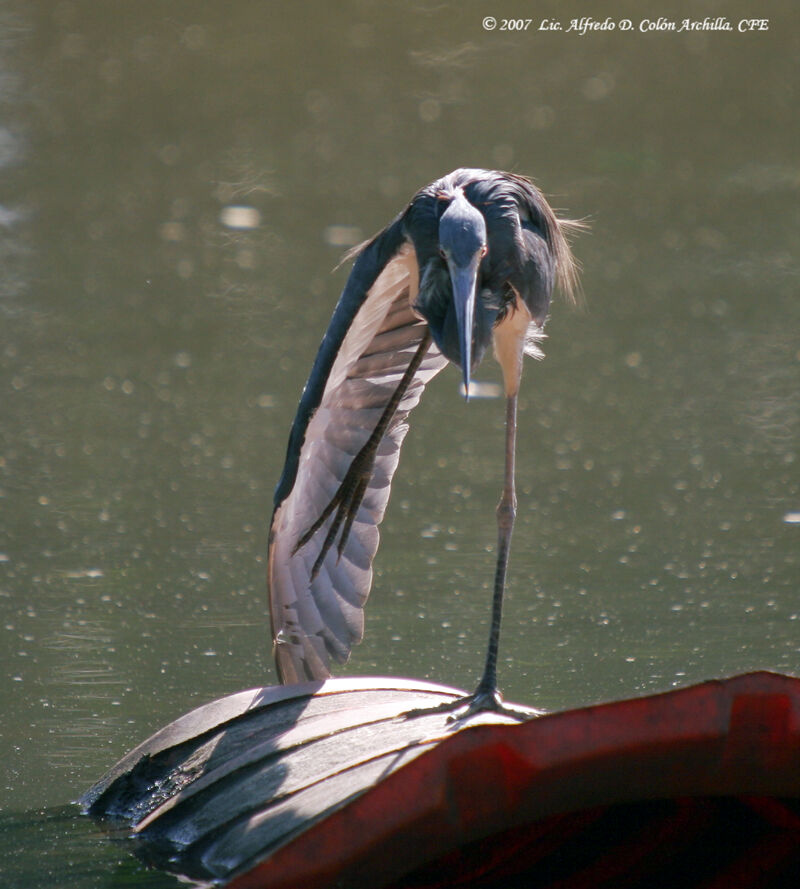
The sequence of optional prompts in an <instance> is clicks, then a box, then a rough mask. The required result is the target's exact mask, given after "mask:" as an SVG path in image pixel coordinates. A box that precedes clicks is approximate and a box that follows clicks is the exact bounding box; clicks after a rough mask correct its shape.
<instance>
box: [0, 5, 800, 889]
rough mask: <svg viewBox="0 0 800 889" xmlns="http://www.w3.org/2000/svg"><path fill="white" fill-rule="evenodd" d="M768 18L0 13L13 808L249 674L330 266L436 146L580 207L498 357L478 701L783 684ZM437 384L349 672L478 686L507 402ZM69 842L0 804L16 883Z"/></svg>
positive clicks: (64, 828)
mask: <svg viewBox="0 0 800 889" xmlns="http://www.w3.org/2000/svg"><path fill="white" fill-rule="evenodd" d="M620 5H621V8H620V9H619V10H618V11H614V14H615V15H619V16H622V15H625V14H632V13H631V12H630V9H632V8H633V7H632V5H631V4H627V3H621V4H620ZM768 5H769V9H768V10H767V11H766V12H765V15H769V17H770V20H771V22H772V23H773V25H771V27H770V30H769V31H768V32H766V33H763V34H757V35H755V34H753V35H741V36H740V35H724V34H695V35H683V36H681V35H649V36H640V35H629V36H630V38H631V39H625V38H624V35H621V34H619V33H612V34H608V33H605V34H594V35H586V36H585V37H583V38H579V37H576V36H574V35H573V36H569V35H566V34H561V35H559V34H538V33H536V34H533V33H526V34H505V35H502V34H499V33H495V34H489V33H487V32H484V31H483V29H482V28H481V27H480V16H479V17H478V18H477V19H476V20H475V21H473V20H472V18H473V17H471V15H470V14H469V12H468V11H465V10H464V9H463V8H462V6H461V5H459V6H457V5H455V4H448V3H444V4H436V5H433V6H430V5H424V4H423V5H420V6H418V7H416V8H414V9H413V10H411V12H409V10H408V8H407V7H402V8H401V7H400V6H397V7H395V6H392V5H384V6H382V7H381V8H380V9H379V10H378V9H377V8H373V7H372V6H369V5H368V4H364V3H362V2H360V0H353V2H352V3H347V4H345V5H344V7H342V6H341V5H339V6H337V7H333V6H326V5H325V4H321V3H320V4H312V5H311V6H312V8H313V10H314V14H313V15H311V14H310V12H309V10H308V9H305V8H304V9H303V10H299V11H298V12H294V11H292V10H291V9H288V8H287V9H286V10H284V11H283V12H282V16H281V25H280V28H276V26H275V22H274V21H273V16H272V14H271V11H270V7H269V4H254V3H251V2H248V0H235V2H231V3H228V4H225V7H224V9H223V7H221V6H220V7H215V6H213V5H211V6H208V7H207V8H206V7H203V8H201V7H200V6H198V5H197V4H188V3H182V2H178V3H174V4H171V5H170V11H169V15H166V14H165V11H164V8H163V4H160V3H155V2H150V0H146V2H143V3H139V4H135V5H129V6H128V7H127V8H125V9H120V8H119V7H118V6H116V5H114V6H112V5H109V4H97V3H90V2H88V0H65V2H59V3H46V2H39V3H33V4H22V3H18V2H6V3H5V4H2V6H0V25H2V27H0V90H2V93H1V94H0V106H1V107H2V115H0V180H1V181H2V183H3V194H2V197H0V387H2V396H0V411H1V412H2V413H1V414H0V489H2V501H3V507H2V509H1V510H0V618H2V620H0V632H2V634H3V639H4V644H3V646H2V647H1V648H0V661H2V666H3V676H4V677H5V682H4V683H3V689H4V692H3V695H4V698H3V710H4V712H5V713H7V714H13V718H12V719H10V720H6V724H4V725H3V726H2V728H1V729H0V731H2V735H3V740H4V742H5V745H6V747H5V749H6V750H7V751H8V753H7V756H6V757H5V761H4V763H3V769H4V771H3V787H4V792H5V800H6V804H7V805H9V806H11V807H12V808H13V810H14V811H17V812H22V811H34V810H36V808H37V807H41V806H60V805H63V804H65V803H66V802H67V801H68V800H70V799H72V798H74V797H76V796H77V795H78V793H79V792H80V791H81V790H82V789H84V788H85V787H86V786H87V785H88V784H90V783H91V782H92V780H94V779H95V778H96V777H97V776H98V775H99V774H101V773H102V772H103V771H104V770H105V768H106V767H107V766H108V765H109V764H110V763H111V762H113V761H115V760H116V759H117V758H118V757H119V755H121V754H122V752H123V751H124V750H126V749H128V748H129V747H131V746H132V745H133V744H135V743H136V742H138V741H139V740H141V738H143V737H145V736H146V735H148V734H150V733H151V731H152V730H153V729H155V728H156V727H157V726H159V725H161V724H163V723H165V722H166V721H168V720H169V719H172V718H174V717H175V716H177V715H178V714H180V713H182V712H185V711H186V710H188V709H189V708H190V707H191V706H192V705H193V704H195V703H200V702H202V701H206V700H209V699H211V698H214V697H216V696H219V695H222V694H224V693H228V692H231V691H234V690H237V689H240V688H244V687H250V686H252V685H256V684H260V683H262V682H269V681H272V679H273V677H274V673H273V670H272V665H271V656H270V651H269V644H268V640H267V625H268V618H267V614H266V602H265V594H264V558H263V554H264V551H265V545H266V541H265V533H266V532H265V528H266V523H267V520H268V515H269V507H270V502H271V494H272V488H273V486H274V483H275V481H276V479H277V477H278V474H279V471H280V467H281V464H282V459H283V453H284V450H285V443H286V435H287V432H288V428H289V424H290V422H291V419H292V416H293V413H294V409H295V406H296V403H297V399H298V397H299V394H300V389H301V386H302V383H303V381H304V380H305V378H306V375H307V372H308V369H309V367H310V364H311V361H312V359H313V355H314V353H315V350H316V347H317V345H318V343H319V340H320V338H321V336H322V333H323V331H324V329H325V326H326V324H327V320H328V318H329V316H330V311H331V309H332V306H333V303H334V301H335V299H336V295H337V293H338V290H339V289H340V287H341V285H342V282H343V280H344V277H345V276H346V273H347V269H346V268H342V269H339V270H338V271H335V272H332V271H331V270H332V269H333V268H334V267H335V266H336V264H337V262H338V261H339V258H340V256H341V254H342V252H343V251H344V250H346V249H347V247H348V246H350V245H352V244H353V243H355V242H357V241H358V240H359V239H360V238H362V237H366V236H368V235H369V234H370V233H371V232H373V231H375V230H377V229H378V228H379V227H381V226H382V225H384V224H385V223H386V222H387V221H388V220H389V219H390V218H391V217H392V216H393V215H394V214H395V213H396V212H397V211H398V210H399V209H400V208H401V207H402V205H403V203H404V201H405V200H407V198H408V197H409V196H410V195H411V194H413V193H414V191H415V190H416V189H417V188H419V187H420V186H421V185H422V184H423V183H426V182H428V181H430V180H432V179H433V178H435V177H437V176H440V175H442V174H443V173H445V172H446V171H448V170H450V169H452V168H454V167H456V166H458V165H462V164H470V165H477V166H499V167H509V168H511V169H514V170H517V171H519V172H524V173H530V174H532V175H534V177H535V178H536V179H537V180H538V182H539V184H540V185H541V186H542V187H543V188H544V190H545V191H546V192H547V193H548V194H549V195H550V196H551V197H552V198H553V202H554V204H555V206H558V207H560V208H563V209H565V211H566V212H567V213H569V214H571V215H573V216H586V217H588V218H589V220H590V222H591V231H590V232H589V233H588V234H586V235H584V236H582V237H581V238H580V239H579V241H578V243H577V244H576V245H575V249H576V252H577V254H578V256H579V257H580V259H581V260H582V263H583V266H584V276H583V284H584V290H585V292H586V302H587V308H586V310H585V311H578V312H574V311H571V310H570V309H569V308H568V307H566V306H564V305H563V304H561V303H559V304H557V305H556V306H554V309H553V318H552V320H551V322H550V323H549V325H548V335H549V338H548V340H547V341H546V343H545V351H546V352H547V358H546V360H545V361H543V362H540V363H536V364H535V365H534V364H533V363H530V364H529V366H528V367H527V369H526V375H525V380H524V384H523V387H524V388H523V399H522V401H523V403H522V405H521V412H520V423H521V431H520V454H519V459H518V474H519V479H518V487H519V501H520V503H519V515H518V520H517V521H518V523H517V528H516V531H515V540H514V546H513V551H512V559H511V569H510V578H509V580H510V601H509V604H508V611H507V622H506V626H505V632H504V638H503V647H502V657H503V663H502V664H501V683H502V685H503V688H504V690H505V692H506V694H507V695H508V696H509V697H510V698H512V699H514V698H516V699H518V700H520V701H523V702H526V703H535V704H537V705H540V706H548V707H556V708H557V707H565V706H570V705H575V704H579V703H582V702H586V701H591V700H597V699H600V698H607V697H616V696H622V695H630V694H637V693H644V692H647V691H652V690H656V689H663V688H668V687H670V686H672V685H675V684H685V683H689V682H692V681H695V680H698V679H700V678H703V677H706V676H712V675H719V674H726V673H732V672H738V671H743V670H747V669H751V668H755V667H768V668H772V669H778V670H785V671H789V672H797V670H798V669H800V636H799V635H798V628H799V627H800V606H798V600H797V585H798V580H799V579H800V570H798V563H797V553H798V523H797V521H796V520H795V519H793V518H792V517H793V516H796V515H797V513H798V511H799V510H800V489H799V487H798V485H799V483H798V473H797V461H798V450H797V441H798V437H797V435H798V416H799V414H800V343H799V342H798V338H797V330H798V329H799V326H800V325H799V322H800V318H799V317H798V315H799V313H800V309H798V305H799V304H798V300H797V289H798V279H799V277H800V275H799V274H798V264H797V251H796V243H795V242H796V231H797V216H796V207H797V197H798V189H800V166H798V161H797V152H796V148H795V146H796V145H797V144H798V121H797V115H796V111H795V109H796V86H795V85H796V84H797V82H798V77H797V74H798V72H797V59H798V54H797V52H796V46H795V44H794V43H793V41H795V40H796V36H795V35H796V33H797V27H796V26H797V24H798V22H797V14H796V12H795V10H794V7H793V6H792V5H791V4H789V3H781V2H774V3H771V4H768ZM629 7H630V9H629ZM298 9H299V8H298ZM602 13H603V15H606V14H608V10H605V9H604V10H603V11H602ZM747 13H748V10H742V15H745V14H747ZM537 14H538V13H537ZM541 14H542V15H543V16H544V15H551V16H556V17H557V16H558V15H560V14H561V13H559V11H558V9H557V7H556V5H555V4H552V8H547V9H544V10H542V12H541ZM729 14H730V16H731V17H732V18H735V14H734V13H733V12H730V13H729ZM301 60H303V61H301ZM498 379H499V377H498V373H497V371H496V369H495V367H494V366H493V365H492V362H491V361H487V362H486V363H485V364H484V365H483V366H482V368H481V370H480V374H479V380H478V382H479V383H481V384H482V385H483V386H488V387H489V390H487V391H491V386H492V385H495V384H496V383H497V382H498ZM458 383H459V380H458V374H457V373H450V372H447V371H445V372H444V373H442V374H441V376H440V377H439V378H437V379H436V380H435V381H434V383H433V384H432V385H431V387H430V390H429V391H428V392H427V393H426V395H425V398H424V399H423V401H422V403H421V405H420V407H419V408H418V409H417V411H416V412H415V415H414V416H413V418H412V429H411V432H410V434H409V436H408V438H407V440H406V444H405V446H404V453H403V456H402V460H401V466H400V470H399V472H398V474H397V476H396V481H395V490H394V493H393V497H392V502H391V504H390V508H389V511H388V514H387V518H386V521H385V523H384V525H383V534H382V546H381V550H380V553H379V557H378V561H377V563H376V577H375V586H374V591H373V597H372V600H371V601H370V605H369V608H368V611H367V634H366V638H365V641H364V643H363V645H362V646H360V647H359V649H357V651H356V654H355V655H354V658H353V661H352V663H351V665H350V666H349V667H348V671H352V672H355V673H394V674H411V675H414V676H418V677H422V678H424V677H427V678H432V679H435V680H438V681H441V682H446V683H452V684H455V685H459V686H467V687H468V686H471V685H472V684H473V683H474V681H475V678H476V674H477V671H478V668H479V666H478V665H479V663H480V659H481V657H482V653H483V646H484V637H485V634H486V632H487V623H488V602H489V584H490V580H491V571H492V563H493V554H492V548H493V546H494V536H495V532H494V506H495V503H496V500H497V497H498V495H499V490H500V483H501V481H500V478H501V472H502V459H501V454H502V406H501V404H500V402H498V401H497V400H496V399H492V398H485V399H472V400H470V403H469V404H468V405H465V404H464V402H463V399H462V398H461V397H460V396H459V395H458V391H457V390H458ZM84 829H85V828H83V827H80V826H74V825H73V826H71V825H69V824H65V823H64V822H61V821H58V820H57V821H56V822H55V823H54V822H52V821H50V820H48V819H47V818H44V819H43V820H38V819H37V817H31V818H26V819H23V820H19V819H13V818H12V823H11V824H10V825H9V824H8V822H6V825H5V827H4V828H3V831H2V835H3V836H4V837H5V839H4V840H3V842H4V843H5V844H6V848H16V847H18V846H29V847H30V848H31V849H32V850H33V851H31V853H30V855H29V856H28V857H27V858H23V859H22V860H21V861H20V867H21V868H22V870H20V871H19V872H20V873H24V874H26V878H25V881H23V882H22V883H20V885H25V886H26V887H28V886H35V885H36V883H35V881H32V880H33V878H32V877H31V876H30V875H31V874H35V873H37V870H36V864H37V862H36V860H35V856H36V854H37V853H36V851H35V850H36V848H37V846H36V842H33V841H31V842H28V840H29V839H31V840H32V838H35V837H36V836H40V835H41V834H42V833H43V832H44V833H48V834H49V836H50V837H51V840H52V841H53V845H52V849H53V850H57V849H58V848H61V849H62V851H63V854H64V856H65V858H69V859H70V860H72V861H76V862H77V861H82V862H83V864H82V865H81V866H80V867H78V866H77V865H76V868H77V869H76V871H75V873H76V874H81V876H76V877H75V881H74V885H76V886H91V885H100V884H102V885H106V883H103V882H102V879H101V878H100V877H99V876H98V874H99V873H101V872H102V870H103V868H104V867H106V863H105V862H106V859H105V857H104V856H106V855H113V853H111V852H108V851H103V848H104V847H103V844H102V843H100V844H98V845H91V848H90V849H87V848H86V846H85V845H82V842H83V841H82V840H80V839H76V837H78V836H85V834H81V833H80V832H81V831H82V830H84ZM59 838H61V843H62V845H61V846H59V844H58V842H59ZM51 840H48V842H50V841H51ZM37 842H38V841H37ZM52 854H53V855H54V856H56V857H57V856H58V854H59V853H58V851H53V853H52ZM83 865H85V867H83ZM48 866H49V865H48ZM124 866H125V867H131V868H133V867H134V865H132V864H128V865H124ZM125 878H126V879H129V882H130V883H131V884H135V885H151V884H150V883H148V882H146V880H147V879H150V878H149V877H145V876H144V874H143V872H139V871H135V872H134V871H133V870H131V871H130V873H127V874H126V877H125ZM154 879H155V878H154ZM40 882H41V885H49V884H50V883H49V882H48V878H47V877H46V876H45V875H44V873H43V872H42V879H41V881H40ZM111 884H112V885H113V883H111ZM152 885H156V883H153V884H152Z"/></svg>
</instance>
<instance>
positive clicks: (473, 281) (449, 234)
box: [439, 189, 488, 396]
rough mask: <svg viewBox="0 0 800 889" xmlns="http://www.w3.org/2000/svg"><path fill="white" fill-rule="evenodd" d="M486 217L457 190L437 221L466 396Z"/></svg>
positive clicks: (485, 238)
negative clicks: (456, 330)
mask: <svg viewBox="0 0 800 889" xmlns="http://www.w3.org/2000/svg"><path fill="white" fill-rule="evenodd" d="M487 250H488V247H487V235H486V220H485V219H484V218H483V214H482V213H481V212H480V211H479V210H477V209H476V208H475V207H473V206H472V204H470V202H469V201H468V200H467V199H466V197H465V196H464V192H463V191H462V190H461V189H459V190H458V191H457V192H456V194H455V197H454V198H453V200H452V201H451V202H450V204H449V205H448V207H447V209H446V210H445V211H444V213H442V216H441V218H440V220H439V252H440V253H441V255H442V257H443V259H444V260H445V262H446V263H447V269H448V272H449V273H450V281H451V284H452V287H453V304H454V308H455V314H456V323H457V326H458V343H459V350H460V354H461V362H460V363H461V370H462V372H463V375H464V392H465V393H466V395H467V396H469V380H470V372H471V370H472V336H473V325H474V319H475V293H476V290H477V282H478V270H479V269H480V265H481V260H482V259H483V257H484V256H486V252H487Z"/></svg>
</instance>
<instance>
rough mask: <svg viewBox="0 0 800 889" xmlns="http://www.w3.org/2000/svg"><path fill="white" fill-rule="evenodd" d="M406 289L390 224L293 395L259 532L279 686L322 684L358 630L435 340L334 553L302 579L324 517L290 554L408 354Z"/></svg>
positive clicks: (399, 246)
mask: <svg viewBox="0 0 800 889" xmlns="http://www.w3.org/2000/svg"><path fill="white" fill-rule="evenodd" d="M417 282H418V268H417V260H416V255H415V252H414V248H413V246H412V245H411V243H410V242H409V241H407V240H406V239H405V238H404V236H403V234H402V227H401V223H400V220H397V221H396V222H395V223H393V224H392V225H391V226H389V227H388V228H387V229H385V230H384V231H383V232H382V233H381V234H380V235H378V236H377V237H376V238H375V239H374V240H373V241H372V242H370V243H369V244H368V245H367V246H366V247H365V248H364V250H363V251H362V252H361V253H360V255H359V257H358V259H357V260H356V264H355V266H354V267H353V271H352V272H351V275H350V278H349V279H348V282H347V284H346V285H345V289H344V292H343V294H342V297H341V299H340V301H339V304H338V305H337V308H336V310H335V312H334V316H333V318H332V320H331V324H330V327H329V328H328V332H327V333H326V335H325V339H324V340H323V342H322V345H321V346H320V351H319V353H318V355H317V360H316V361H315V364H314V368H313V369H312V372H311V376H310V378H309V381H308V383H307V384H306V388H305V390H304V392H303V397H302V399H301V402H300V406H299V408H298V413H297V417H296V418H295V422H294V425H293V427H292V432H291V436H290V440H289V448H288V452H287V458H286V466H285V467H284V472H283V475H282V477H281V481H280V482H279V484H278V488H277V491H276V495H275V510H274V513H273V516H272V524H271V527H270V542H269V565H268V577H269V589H270V609H271V614H272V631H273V637H274V641H275V659H276V663H277V667H278V674H279V676H280V678H281V681H282V682H285V683H289V682H300V681H304V680H307V679H324V678H326V677H327V676H329V675H330V672H329V664H330V661H331V659H333V660H334V661H336V662H338V663H344V662H345V661H346V660H347V659H348V657H349V655H350V649H351V647H352V646H353V645H354V644H355V643H357V642H359V641H360V640H361V637H362V635H363V630H364V612H363V609H364V603H365V602H366V600H367V597H368V595H369V591H370V587H371V584H372V560H373V558H374V556H375V553H376V551H377V549H378V539H379V534H378V527H377V526H378V525H379V524H380V522H381V520H382V518H383V514H384V511H385V509H386V504H387V502H388V499H389V491H390V485H391V482H392V476H393V475H394V471H395V469H396V468H397V462H398V459H399V456H400V446H401V445H402V443H403V439H404V437H405V435H406V432H407V431H408V425H407V423H406V418H407V417H408V414H409V412H410V411H411V410H412V408H414V407H415V405H416V404H417V403H418V401H419V399H420V396H421V395H422V391H423V389H424V388H425V385H426V384H427V383H428V381H429V380H430V379H432V378H433V377H434V376H435V375H436V374H437V373H438V372H439V371H440V370H441V369H442V368H443V367H444V365H445V364H446V363H447V361H446V359H445V358H444V357H443V356H442V355H441V354H440V353H439V351H438V350H437V349H436V347H435V345H433V344H431V346H430V347H429V349H428V351H427V353H426V354H425V357H424V359H423V361H422V363H421V365H420V367H419V369H418V371H417V373H416V374H415V376H414V379H413V380H412V381H411V384H410V385H409V387H408V389H407V391H406V393H405V395H404V396H403V398H402V400H401V401H400V404H399V406H398V408H397V411H396V412H395V414H394V416H393V418H392V420H391V422H390V424H389V427H388V429H387V431H386V433H385V435H384V437H383V440H382V441H381V444H380V447H379V449H378V453H377V457H376V460H375V464H374V469H373V474H372V478H371V480H370V483H369V487H368V489H367V492H366V494H365V496H364V500H363V502H362V504H361V506H360V508H359V510H358V513H357V515H356V519H355V521H354V523H353V526H352V529H351V532H350V535H349V537H348V539H347V542H346V544H345V547H344V549H343V551H342V553H341V556H340V555H339V553H338V552H337V549H336V547H333V548H331V550H330V551H329V552H328V553H327V555H326V556H325V558H324V560H323V561H322V565H321V567H320V570H319V572H318V574H317V575H316V577H314V578H313V579H312V577H311V574H312V567H313V565H314V563H315V561H316V559H317V556H318V555H319V553H320V550H321V548H322V544H323V541H324V539H325V535H326V533H327V530H328V527H329V523H330V521H332V518H330V519H328V521H327V522H326V523H325V524H323V525H322V527H320V528H319V529H318V531H317V532H316V534H315V535H314V536H313V537H312V538H311V539H310V540H309V541H308V542H307V543H306V544H304V545H303V546H302V547H301V548H300V549H298V550H297V551H296V552H294V549H295V546H296V544H297V542H298V539H299V538H300V537H301V536H302V535H303V534H304V532H305V531H307V530H308V528H309V527H311V525H313V524H314V522H315V521H316V519H317V518H318V517H319V515H320V514H321V512H322V510H323V509H324V508H325V506H326V505H327V504H328V502H329V501H330V499H331V498H332V497H333V495H334V494H335V492H336V490H337V489H338V487H339V485H340V484H341V482H342V479H343V478H344V475H345V473H346V472H347V470H348V469H349V467H350V463H351V462H352V460H353V457H355V455H356V454H357V453H358V451H359V450H360V449H361V447H362V446H363V445H364V443H365V442H366V440H367V438H368V437H369V435H370V433H371V432H372V430H373V429H374V428H375V426H376V425H377V423H378V420H379V419H380V416H381V413H382V412H383V408H384V407H385V406H386V404H387V402H388V401H389V399H390V398H391V396H392V394H393V392H394V391H395V389H396V388H397V385H398V383H399V382H400V379H401V377H402V376H403V373H404V372H405V370H406V368H407V367H408V365H409V363H410V362H411V359H412V358H413V356H414V353H415V352H416V351H417V348H418V346H419V344H420V341H421V339H422V337H423V335H424V333H425V329H426V325H425V323H424V322H422V321H420V320H419V318H418V317H417V316H416V315H415V313H414V311H413V309H412V307H411V306H412V303H413V301H414V299H415V297H416V291H417Z"/></svg>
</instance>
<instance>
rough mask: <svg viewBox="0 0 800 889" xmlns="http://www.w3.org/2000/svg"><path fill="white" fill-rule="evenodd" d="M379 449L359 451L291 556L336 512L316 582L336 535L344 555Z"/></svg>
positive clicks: (316, 565) (318, 563)
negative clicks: (328, 501) (334, 491)
mask: <svg viewBox="0 0 800 889" xmlns="http://www.w3.org/2000/svg"><path fill="white" fill-rule="evenodd" d="M375 452H376V447H375V446H374V445H373V444H372V442H371V441H370V442H367V445H366V446H365V447H364V448H362V449H361V451H359V453H358V454H356V456H355V457H354V458H353V462H352V463H351V464H350V468H349V469H348V470H347V474H346V475H345V477H344V479H343V480H342V483H341V485H339V488H338V489H337V491H336V493H335V494H334V495H333V497H332V498H331V501H330V503H328V505H327V506H326V507H325V509H323V510H322V512H321V513H320V516H319V518H318V519H317V520H316V521H315V522H314V524H313V525H311V527H310V528H309V529H308V530H307V531H306V532H305V533H304V534H303V535H302V536H301V537H300V539H299V540H298V541H297V543H296V544H295V547H294V550H293V551H292V555H294V554H295V553H296V552H297V551H298V550H299V549H300V548H301V547H303V546H305V545H306V544H307V543H308V541H309V540H311V538H312V537H313V536H314V535H315V534H316V533H317V531H319V529H320V528H321V527H322V526H323V525H324V524H325V521H326V520H327V519H328V517H329V516H330V515H331V513H333V512H334V511H335V514H334V516H333V521H332V522H331V526H330V528H329V529H328V533H327V534H326V536H325V540H324V542H323V544H322V548H321V549H320V551H319V555H318V556H317V558H316V561H315V562H314V565H313V567H312V569H311V579H312V580H313V579H314V578H315V577H316V576H317V574H318V573H319V569H320V567H321V566H322V562H323V561H324V559H325V556H326V555H327V554H328V551H329V550H330V549H331V547H332V546H333V544H334V542H335V540H336V535H337V534H338V535H339V542H338V543H337V545H336V549H337V552H338V553H339V555H340V556H341V554H342V552H343V551H344V547H345V544H346V543H347V538H348V537H349V536H350V529H351V528H352V527H353V522H354V521H355V518H356V515H357V513H358V510H359V507H360V506H361V502H362V500H363V499H364V494H365V493H366V491H367V486H368V485H369V480H370V478H371V477H372V468H373V465H374V462H375Z"/></svg>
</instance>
